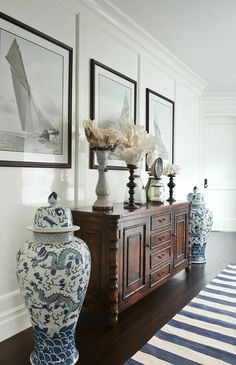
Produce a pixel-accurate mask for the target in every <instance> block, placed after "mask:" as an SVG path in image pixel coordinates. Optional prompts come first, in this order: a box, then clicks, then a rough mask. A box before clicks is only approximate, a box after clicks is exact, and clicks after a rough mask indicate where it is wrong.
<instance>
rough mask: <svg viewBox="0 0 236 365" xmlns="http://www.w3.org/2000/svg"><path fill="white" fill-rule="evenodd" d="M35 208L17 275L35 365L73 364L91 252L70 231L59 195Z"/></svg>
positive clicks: (71, 225) (67, 213)
mask: <svg viewBox="0 0 236 365" xmlns="http://www.w3.org/2000/svg"><path fill="white" fill-rule="evenodd" d="M48 201H49V204H50V206H49V207H41V208H38V209H37V211H36V214H35V220H34V225H33V226H32V227H28V229H30V230H32V231H33V237H32V239H31V240H29V241H27V242H25V243H24V244H23V246H22V248H21V249H20V250H19V252H18V254H17V278H18V282H19V286H20V289H21V293H22V295H23V297H24V300H25V305H26V307H27V309H28V312H29V315H30V319H31V323H32V327H33V331H34V336H35V344H34V349H33V352H32V353H31V356H30V361H31V364H33V365H72V364H75V363H76V362H77V360H78V358H79V352H78V350H77V348H76V346H75V339H74V333H75V328H76V323H77V320H78V318H79V313H80V310H81V307H82V304H83V301H84V297H85V294H86V290H87V286H88V282H89V276H90V267H91V260H90V252H89V249H88V247H87V245H86V244H85V243H84V241H82V240H81V239H79V238H76V237H75V236H74V233H73V232H74V231H75V230H78V229H79V227H78V226H73V224H72V215H71V211H70V209H69V208H66V207H59V206H58V201H59V197H58V195H57V194H56V193H55V192H53V193H52V194H50V196H49V198H48Z"/></svg>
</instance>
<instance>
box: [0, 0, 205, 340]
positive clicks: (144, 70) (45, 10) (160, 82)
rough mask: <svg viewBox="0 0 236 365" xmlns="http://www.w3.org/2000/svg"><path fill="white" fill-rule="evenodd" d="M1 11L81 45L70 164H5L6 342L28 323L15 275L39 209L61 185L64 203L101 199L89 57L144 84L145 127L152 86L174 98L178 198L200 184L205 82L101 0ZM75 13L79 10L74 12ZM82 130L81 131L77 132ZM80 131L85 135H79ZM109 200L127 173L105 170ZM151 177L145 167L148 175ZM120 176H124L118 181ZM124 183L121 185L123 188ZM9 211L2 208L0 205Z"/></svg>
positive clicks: (0, 226) (28, 1) (2, 310)
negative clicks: (87, 123) (90, 135)
mask: <svg viewBox="0 0 236 365" xmlns="http://www.w3.org/2000/svg"><path fill="white" fill-rule="evenodd" d="M0 9H1V11H2V12H4V13H6V14H8V15H10V16H12V17H14V18H16V19H18V20H20V21H22V22H24V23H26V24H28V25H30V26H33V27H34V28H36V29H38V30H40V31H42V32H44V33H46V34H48V35H50V36H51V37H54V38H56V39H58V40H60V41H62V42H63V43H66V44H68V45H70V46H72V47H74V48H75V52H74V61H75V62H74V65H75V69H74V78H73V85H74V90H73V155H72V158H73V160H72V169H69V170H57V169H38V168H37V169H36V168H35V169H31V168H27V169H26V168H11V167H8V168H6V167H0V181H1V191H0V201H1V204H2V207H4V214H3V213H2V216H1V223H0V231H1V256H0V340H1V339H4V338H7V337H9V336H11V335H13V334H14V333H17V332H18V331H20V330H22V329H24V328H25V327H26V326H27V325H29V322H28V321H27V320H26V316H25V311H24V309H23V308H24V307H23V304H22V300H21V297H20V294H19V292H18V285H17V281H16V277H15V256H16V252H17V250H18V248H19V247H20V245H21V243H22V242H23V241H24V240H25V239H26V238H28V237H29V236H30V234H29V233H28V232H27V231H26V230H25V227H27V226H29V225H30V224H32V220H33V215H34V212H35V209H36V207H38V206H40V205H42V204H45V202H46V198H47V196H48V194H49V192H50V191H52V190H55V191H57V192H58V193H59V194H60V195H61V197H62V202H63V203H65V204H66V205H74V204H75V205H79V206H81V205H83V204H86V205H87V204H91V203H93V201H94V200H95V193H94V190H95V185H96V182H97V171H96V170H90V169H89V168H88V163H89V152H88V151H89V149H88V144H87V141H86V138H85V136H84V133H83V127H82V122H83V120H84V119H87V118H88V117H89V60H90V58H94V59H96V60H97V61H100V62H102V63H104V64H106V65H107V66H109V67H111V68H114V69H115V70H117V71H120V72H121V73H123V74H125V75H127V76H129V77H131V78H133V79H135V80H136V81H137V82H138V103H137V121H138V122H139V123H140V124H143V125H145V89H146V87H148V88H151V89H153V90H155V91H156V92H158V93H160V94H163V95H164V96H166V97H168V98H170V99H172V100H174V101H175V162H176V163H178V164H179V165H180V166H181V168H182V171H181V174H180V175H179V176H178V177H177V178H176V184H177V186H176V196H177V198H179V199H184V198H185V197H186V194H187V193H188V192H189V191H190V190H191V189H192V187H193V186H194V185H197V184H198V182H199V99H200V94H201V90H202V88H203V87H204V86H205V84H204V83H203V82H202V80H200V79H199V78H198V77H197V76H196V75H195V74H193V73H192V72H191V71H190V70H189V69H188V68H186V67H185V66H184V65H183V64H182V63H181V62H180V61H178V60H177V59H176V58H175V57H174V56H173V55H171V54H170V53H169V52H168V51H167V50H165V49H164V48H163V47H162V46H160V45H159V44H158V43H157V42H156V41H155V40H153V39H152V38H151V37H148V36H147V34H145V33H144V32H143V31H142V30H141V29H139V28H138V27H137V26H136V25H135V24H133V23H132V22H130V20H129V19H127V18H126V17H124V16H122V15H121V14H119V12H117V11H116V10H114V9H113V8H111V7H109V5H108V4H107V3H105V2H103V1H101V0H100V1H99V3H95V2H94V1H89V0H81V1H79V0H78V1H77V0H60V1H59V0H58V1H56V0H51V1H47V0H41V1H36V0H21V1H14V0H0ZM76 13H77V15H76ZM75 129H76V133H75ZM77 132H79V133H77ZM107 175H108V180H109V185H110V190H111V199H112V200H113V201H114V202H121V201H123V199H124V194H125V185H126V183H127V178H128V173H127V172H126V171H109V172H108V173H107ZM143 178H144V179H147V175H146V173H144V176H143ZM118 179H119V181H118ZM118 187H119V188H118ZM2 212H3V208H2Z"/></svg>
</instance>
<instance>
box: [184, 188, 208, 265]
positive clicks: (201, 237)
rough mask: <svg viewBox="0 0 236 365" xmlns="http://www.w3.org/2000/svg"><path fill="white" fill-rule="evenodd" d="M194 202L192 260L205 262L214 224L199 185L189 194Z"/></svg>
mask: <svg viewBox="0 0 236 365" xmlns="http://www.w3.org/2000/svg"><path fill="white" fill-rule="evenodd" d="M187 198H188V200H189V201H190V202H191V203H192V217H191V257H192V258H191V262H192V263H205V262H206V257H205V249H206V244H207V239H208V235H209V232H210V230H211V227H212V224H213V215H212V212H211V211H210V210H209V209H208V208H207V207H206V206H205V199H204V195H203V194H201V193H199V192H198V189H197V187H196V186H195V187H194V188H193V192H192V193H189V194H188V197H187Z"/></svg>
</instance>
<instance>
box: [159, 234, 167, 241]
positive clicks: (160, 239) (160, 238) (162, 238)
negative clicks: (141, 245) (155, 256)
mask: <svg viewBox="0 0 236 365" xmlns="http://www.w3.org/2000/svg"><path fill="white" fill-rule="evenodd" d="M165 238H166V236H164V235H163V236H161V237H158V241H163V240H164V239H165Z"/></svg>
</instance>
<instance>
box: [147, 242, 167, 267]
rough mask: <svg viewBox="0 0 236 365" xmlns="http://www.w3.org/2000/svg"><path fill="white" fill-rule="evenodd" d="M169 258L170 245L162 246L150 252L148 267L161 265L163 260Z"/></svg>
mask: <svg viewBox="0 0 236 365" xmlns="http://www.w3.org/2000/svg"><path fill="white" fill-rule="evenodd" d="M170 258H171V246H168V247H166V248H163V249H162V250H160V251H156V252H153V253H151V255H150V269H153V268H154V267H155V266H157V265H161V264H162V263H163V262H164V261H166V260H167V259H170Z"/></svg>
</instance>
